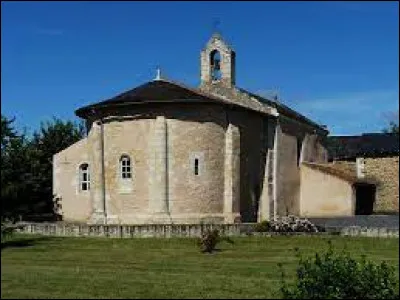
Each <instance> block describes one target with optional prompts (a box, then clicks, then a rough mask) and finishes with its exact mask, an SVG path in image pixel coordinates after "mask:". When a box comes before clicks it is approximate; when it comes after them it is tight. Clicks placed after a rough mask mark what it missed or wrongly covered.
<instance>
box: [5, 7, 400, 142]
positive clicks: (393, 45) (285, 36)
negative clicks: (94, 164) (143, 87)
mask: <svg viewBox="0 0 400 300" xmlns="http://www.w3.org/2000/svg"><path fill="white" fill-rule="evenodd" d="M216 18H218V19H219V20H220V22H221V25H220V26H219V28H220V31H221V33H222V35H223V36H224V38H225V39H226V40H227V41H228V42H229V43H230V44H231V45H232V46H233V48H234V49H235V51H236V56H237V58H236V60H237V85H238V86H240V87H243V88H246V89H248V90H250V91H253V92H257V93H260V94H268V93H269V92H270V91H271V90H277V91H278V92H279V95H280V99H281V102H283V103H285V104H286V105H288V106H290V107H292V108H293V109H296V110H297V111H299V112H300V113H302V114H304V115H306V116H307V117H309V118H311V119H313V120H315V121H317V122H319V123H322V124H326V125H328V128H329V130H330V132H331V134H345V135H348V134H360V133H362V132H376V131H380V130H381V129H382V128H383V127H384V126H385V125H386V124H387V122H388V118H389V117H390V116H392V114H393V113H396V112H397V114H398V109H399V104H398V99H399V29H398V28H399V4H398V2H397V1H396V2H395V1H393V2H383V1H377V2H328V1H324V2H286V1H283V2H250V1H246V2H244V1H243V2H118V1H112V2H111V1H110V2H83V1H82V2H81V1H79V2H61V1H59V2H20V1H18V2H2V3H1V100H2V108H1V110H2V113H3V114H6V115H7V116H15V117H16V118H17V121H16V123H17V125H18V127H19V128H22V127H27V129H28V132H32V130H34V129H35V128H38V127H39V125H40V122H41V121H46V120H49V119H51V118H52V116H57V117H60V118H63V119H72V120H77V117H75V115H74V110H75V109H77V108H79V107H81V106H83V105H86V104H89V103H93V102H97V101H100V100H103V99H106V98H108V97H112V96H114V95H116V94H117V93H120V92H123V91H125V90H127V89H130V88H133V87H135V86H137V85H139V84H142V83H144V82H146V81H149V80H152V79H153V78H154V76H155V72H156V71H155V70H156V67H157V65H160V66H161V68H162V71H163V74H164V75H165V76H166V77H167V78H170V79H173V80H177V81H181V82H183V83H186V84H189V85H192V86H197V85H198V84H199V72H200V71H199V57H200V50H201V48H202V47H203V46H204V45H205V43H206V42H207V40H208V39H209V37H210V36H211V34H212V28H213V25H212V24H213V22H214V20H215V19H216Z"/></svg>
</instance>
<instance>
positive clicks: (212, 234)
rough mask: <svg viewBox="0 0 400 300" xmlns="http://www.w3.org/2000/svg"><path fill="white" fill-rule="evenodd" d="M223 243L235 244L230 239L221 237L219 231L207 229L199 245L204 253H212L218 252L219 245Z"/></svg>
mask: <svg viewBox="0 0 400 300" xmlns="http://www.w3.org/2000/svg"><path fill="white" fill-rule="evenodd" d="M221 241H227V242H229V243H231V244H233V241H232V240H231V239H230V238H229V237H224V236H221V235H220V233H219V230H218V229H213V230H210V229H207V230H206V231H205V232H204V233H203V234H202V236H201V238H200V240H199V245H200V248H201V251H202V252H203V253H204V252H207V253H212V252H213V251H215V250H216V246H217V244H218V243H220V242H221Z"/></svg>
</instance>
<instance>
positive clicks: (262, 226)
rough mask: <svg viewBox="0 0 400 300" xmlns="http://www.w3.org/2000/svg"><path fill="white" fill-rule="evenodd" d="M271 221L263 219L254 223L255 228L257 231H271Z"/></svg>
mask: <svg viewBox="0 0 400 300" xmlns="http://www.w3.org/2000/svg"><path fill="white" fill-rule="evenodd" d="M270 229H271V228H270V223H269V222H268V221H262V222H260V223H257V224H255V225H254V227H253V230H254V231H255V232H268V231H270Z"/></svg>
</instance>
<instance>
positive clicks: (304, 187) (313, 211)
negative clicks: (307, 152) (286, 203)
mask: <svg viewBox="0 0 400 300" xmlns="http://www.w3.org/2000/svg"><path fill="white" fill-rule="evenodd" d="M300 171H301V179H300V180H301V188H300V216H301V217H323V216H325V217H334V216H352V215H354V212H355V204H356V203H355V200H356V199H355V190H354V188H353V186H352V182H348V181H347V180H345V179H342V178H339V177H337V176H334V175H332V174H328V173H325V172H322V171H320V170H318V169H313V168H311V167H310V166H307V165H305V164H302V165H301V167H300Z"/></svg>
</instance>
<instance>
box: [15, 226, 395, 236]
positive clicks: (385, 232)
mask: <svg viewBox="0 0 400 300" xmlns="http://www.w3.org/2000/svg"><path fill="white" fill-rule="evenodd" d="M19 225H22V226H21V227H22V228H21V229H19V232H21V233H25V234H40V235H50V236H74V237H109V238H149V237H157V238H171V237H179V238H195V237H201V235H202V233H204V232H205V231H206V230H209V229H210V230H212V229H218V230H220V233H221V234H222V235H226V236H251V235H256V236H259V235H261V236H265V237H268V236H273V235H281V234H283V235H288V233H270V232H267V233H255V232H253V229H252V228H253V226H254V224H183V225H180V224H176V225H170V224H168V225H165V224H148V225H87V224H65V223H21V224H19ZM336 232H338V233H339V234H340V235H344V236H366V237H396V238H398V237H399V229H398V228H397V229H396V228H395V229H393V228H374V227H359V226H349V227H343V228H340V229H338V230H337V231H336ZM326 234H330V233H329V232H321V233H299V232H294V233H291V234H289V235H326Z"/></svg>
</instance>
